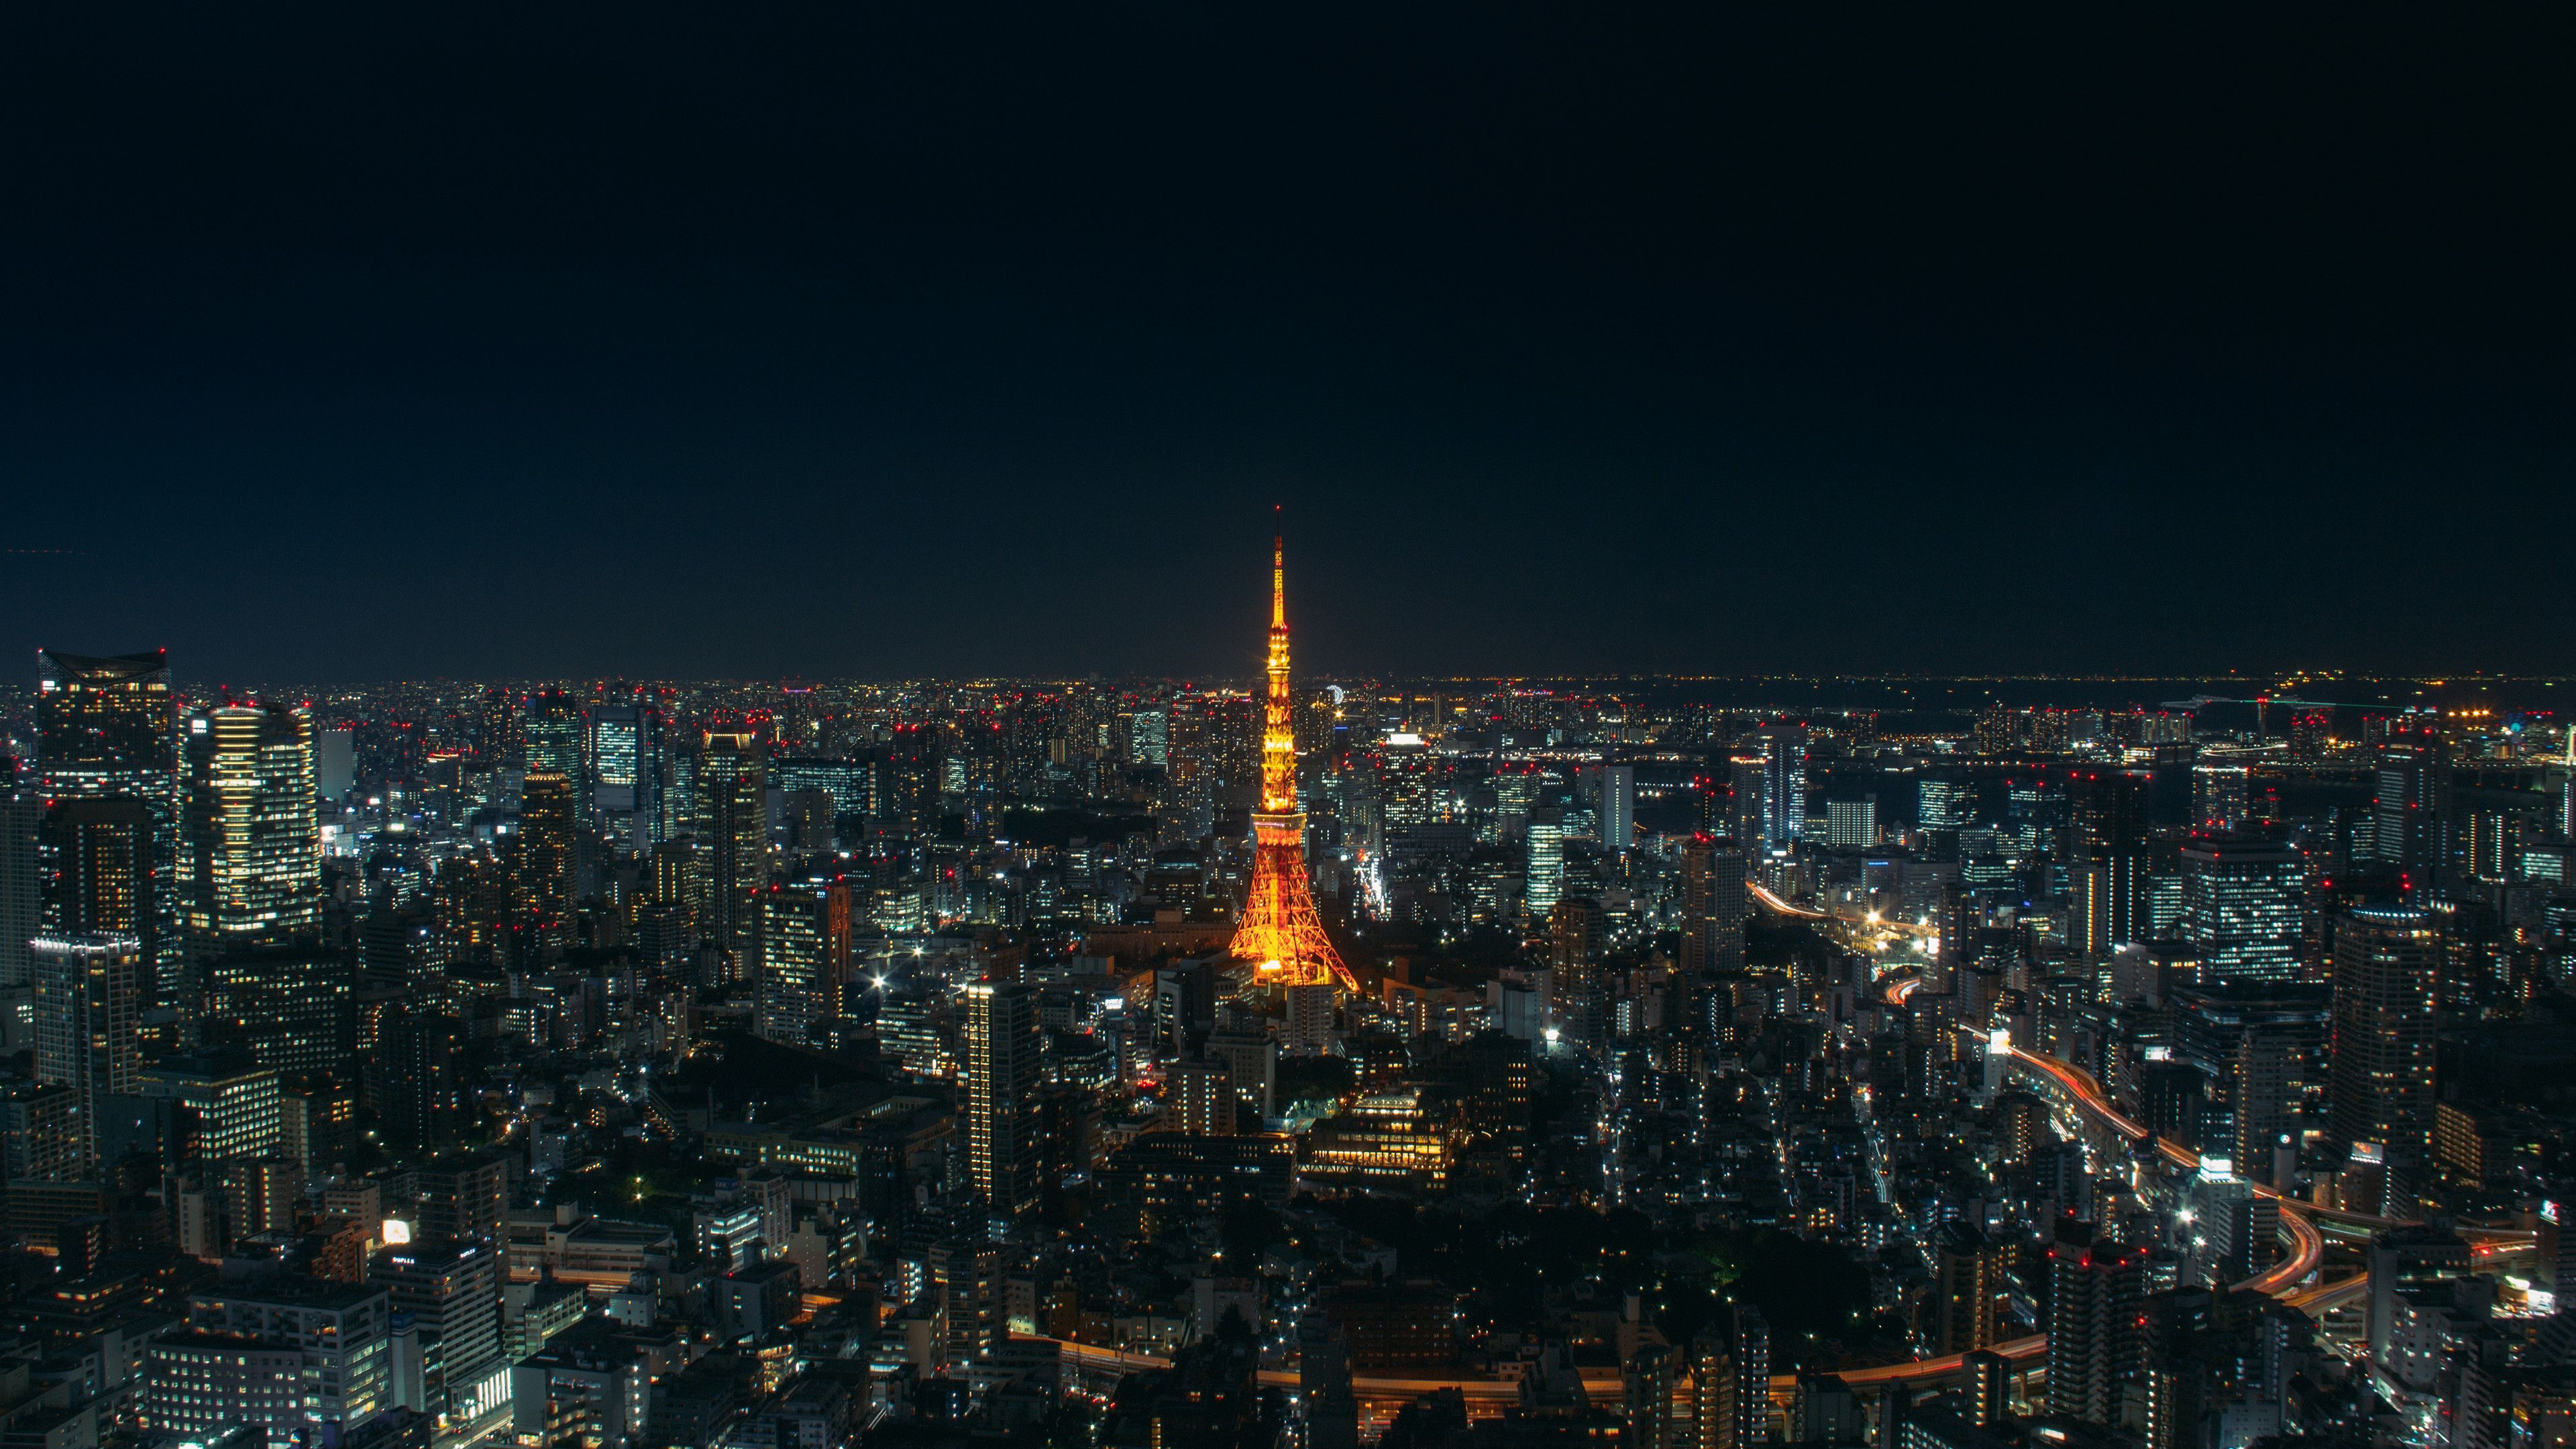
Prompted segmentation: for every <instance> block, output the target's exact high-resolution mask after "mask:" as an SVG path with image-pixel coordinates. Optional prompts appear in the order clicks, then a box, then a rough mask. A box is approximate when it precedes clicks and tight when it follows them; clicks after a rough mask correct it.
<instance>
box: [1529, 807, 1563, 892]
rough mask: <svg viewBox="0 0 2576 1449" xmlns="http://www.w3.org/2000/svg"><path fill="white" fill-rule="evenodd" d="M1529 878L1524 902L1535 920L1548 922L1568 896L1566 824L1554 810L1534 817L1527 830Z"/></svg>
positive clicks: (1545, 811) (1542, 812)
mask: <svg viewBox="0 0 2576 1449" xmlns="http://www.w3.org/2000/svg"><path fill="white" fill-rule="evenodd" d="M1526 848H1527V850H1528V852H1529V865H1528V876H1527V878H1526V880H1525V881H1524V883H1523V884H1522V886H1521V900H1522V901H1523V902H1524V903H1525V904H1527V905H1528V907H1529V913H1530V915H1531V916H1532V917H1533V918H1537V919H1545V918H1546V916H1547V913H1548V912H1549V911H1551V910H1554V909H1555V908H1556V901H1557V897H1559V896H1561V895H1563V894H1564V893H1565V822H1564V820H1563V819H1562V818H1561V817H1560V816H1559V814H1558V812H1556V811H1554V810H1544V811H1541V812H1539V813H1538V814H1537V815H1536V816H1533V817H1532V818H1531V820H1530V823H1529V829H1528V831H1527V841H1526Z"/></svg>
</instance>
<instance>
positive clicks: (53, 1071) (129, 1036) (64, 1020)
mask: <svg viewBox="0 0 2576 1449" xmlns="http://www.w3.org/2000/svg"><path fill="white" fill-rule="evenodd" d="M33 951H34V956H35V973H36V979H35V1016H36V1080H38V1081H40V1082H58V1083H61V1084H62V1085H64V1086H66V1087H69V1088H71V1089H72V1092H73V1094H74V1095H75V1096H76V1097H77V1099H78V1100H77V1103H76V1104H75V1106H74V1108H73V1113H74V1119H75V1123H76V1127H75V1131H76V1134H77V1137H78V1140H79V1142H80V1155H81V1161H82V1164H83V1170H84V1173H85V1174H86V1173H89V1172H95V1171H96V1170H97V1169H98V1167H99V1161H98V1128H99V1114H100V1112H101V1111H102V1110H103V1109H104V1108H105V1105H106V1098H108V1097H110V1096H117V1095H124V1094H128V1093H131V1092H133V1091H134V1090H135V1084H136V1073H137V1072H138V1071H139V1070H140V1069H141V1067H142V1064H143V1050H142V1044H141V1042H140V1041H139V1040H138V1039H137V1037H136V1036H135V1030H134V1029H135V1024H136V1021H137V1019H138V1018H139V1017H140V1016H141V1015H142V992H141V983H140V981H139V979H138V978H139V976H140V973H141V970H142V957H143V945H142V943H141V942H140V941H138V940H136V939H135V938H134V937H132V936H116V935H100V934H95V933H92V934H82V935H61V934H55V933H50V932H49V933H46V934H43V935H39V936H37V937H36V938H35V941H34V942H33Z"/></svg>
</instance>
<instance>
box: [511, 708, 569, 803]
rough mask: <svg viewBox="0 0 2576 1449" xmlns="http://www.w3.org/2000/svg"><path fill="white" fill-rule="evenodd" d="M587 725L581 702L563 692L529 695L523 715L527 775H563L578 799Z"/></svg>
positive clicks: (522, 730)
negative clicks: (571, 784)
mask: <svg viewBox="0 0 2576 1449" xmlns="http://www.w3.org/2000/svg"><path fill="white" fill-rule="evenodd" d="M584 724H585V722H584V720H583V717H582V710H581V701H580V700H579V699H577V698H575V697H574V696H573V695H571V694H569V693H566V692H565V691H563V690H560V689H541V690H538V691H537V692H536V693H534V694H531V695H529V696H528V700H527V704H526V705H525V706H524V708H523V710H522V712H521V714H520V731H521V736H522V738H523V739H524V740H525V741H526V750H527V757H528V773H529V774H532V775H535V774H547V775H561V776H563V777H564V778H565V779H567V780H570V781H572V782H574V793H575V794H576V795H578V794H579V793H580V784H581V781H582V780H583V778H584V775H583V771H582V745H583V739H582V736H583V734H584Z"/></svg>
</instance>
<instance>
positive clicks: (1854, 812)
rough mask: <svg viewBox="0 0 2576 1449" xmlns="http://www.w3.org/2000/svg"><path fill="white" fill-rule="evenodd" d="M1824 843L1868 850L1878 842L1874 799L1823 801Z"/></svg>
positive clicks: (1876, 806) (1840, 847)
mask: <svg viewBox="0 0 2576 1449" xmlns="http://www.w3.org/2000/svg"><path fill="white" fill-rule="evenodd" d="M1825 843H1826V844H1827V845H1830V846H1832V847H1833V848H1834V849H1836V850H1869V849H1872V848H1874V847H1875V846H1876V845H1877V844H1878V801H1876V800H1875V799H1872V798H1870V797H1868V796H1866V795H1864V796H1862V797H1861V798H1860V799H1857V800H1828V801H1826V802H1825Z"/></svg>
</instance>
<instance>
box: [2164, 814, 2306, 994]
mask: <svg viewBox="0 0 2576 1449" xmlns="http://www.w3.org/2000/svg"><path fill="white" fill-rule="evenodd" d="M2180 854H2181V859H2182V917H2183V918H2182V934H2183V939H2184V940H2186V941H2188V942H2189V943H2190V944H2191V947H2192V950H2193V952H2194V953H2195V954H2196V955H2197V956H2198V957H2199V959H2200V963H2201V973H2202V975H2203V977H2204V978H2216V979H2221V980H2227V979H2246V980H2257V981H2291V980H2296V979H2297V977H2298V974H2299V955H2300V947H2301V939H2302V932H2303V925H2304V920H2303V915H2302V913H2303V912H2304V911H2305V909H2306V904H2307V890H2308V866H2307V858H2306V857H2305V856H2303V855H2301V854H2300V853H2299V851H2298V849H2297V848H2296V847H2294V846H2292V845H2290V844H2289V843H2288V842H2286V841H2284V840H2282V839H2280V838H2279V837H2278V836H2274V835H2268V834H2263V833H2258V832H2250V831H2247V832H2219V831H2199V832H2195V833H2194V834H2193V835H2192V836H2191V838H2190V839H2189V840H2187V841H2185V842H2184V843H2183V846H2182V850H2181V852H2180Z"/></svg>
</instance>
